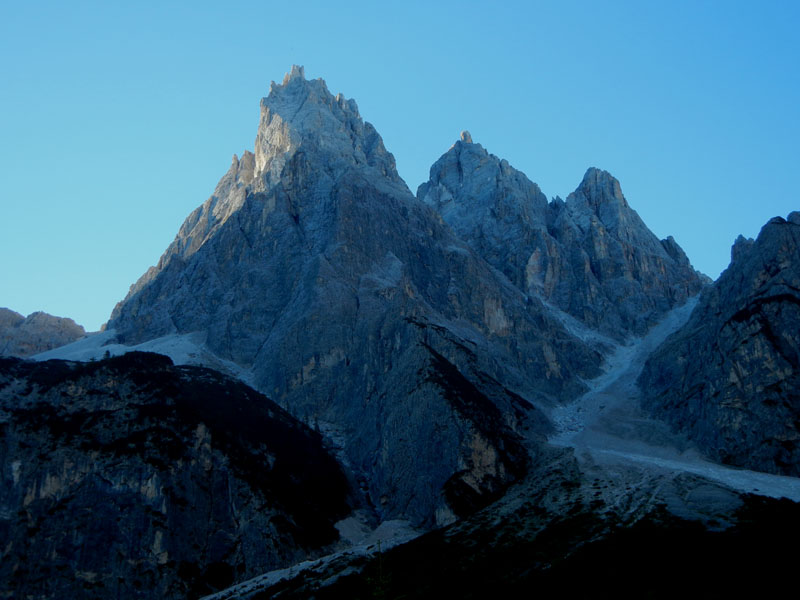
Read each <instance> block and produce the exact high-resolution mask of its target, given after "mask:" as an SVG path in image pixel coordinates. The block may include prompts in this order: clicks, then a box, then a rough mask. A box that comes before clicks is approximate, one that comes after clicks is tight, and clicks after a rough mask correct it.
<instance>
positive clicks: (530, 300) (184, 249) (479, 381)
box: [108, 68, 702, 524]
mask: <svg viewBox="0 0 800 600" xmlns="http://www.w3.org/2000/svg"><path fill="white" fill-rule="evenodd" d="M484 171H485V172H487V173H490V174H491V175H492V176H491V177H489V178H487V177H484ZM487 179H490V183H488V184H486V183H484V182H485V181H486V180H487ZM459 194H461V195H460V196H459ZM420 196H421V197H422V199H423V200H424V201H420V199H418V198H415V197H414V196H413V195H412V194H411V193H410V192H409V190H408V188H407V187H406V185H405V184H404V183H403V181H402V180H401V179H400V177H399V176H398V174H397V171H396V169H395V163H394V159H393V157H392V155H391V154H389V153H388V152H387V151H386V150H385V148H384V146H383V143H382V141H381V139H380V137H379V136H378V134H377V133H376V132H375V130H374V128H373V127H372V126H371V125H369V124H368V123H364V122H363V121H362V119H361V117H360V115H359V113H358V109H357V106H356V104H355V102H354V101H353V100H345V99H344V98H343V97H342V96H341V95H338V96H333V95H332V94H331V93H330V92H328V90H327V88H326V87H325V84H324V82H323V81H322V80H314V81H308V80H306V79H305V77H304V75H303V72H302V69H301V68H294V69H293V70H292V72H291V73H290V74H289V75H287V77H286V78H285V79H284V81H283V83H282V84H281V85H277V84H273V86H272V88H271V90H270V95H269V97H267V98H265V99H264V100H262V102H261V119H260V123H259V129H258V134H257V136H256V146H255V153H254V154H250V153H245V154H244V155H243V157H242V158H241V159H238V158H234V161H233V164H232V165H231V168H230V170H229V171H228V173H227V174H226V175H225V176H224V177H223V178H222V180H221V181H220V183H219V185H218V186H217V189H216V190H215V192H214V195H213V196H212V197H211V198H210V199H209V200H208V201H206V203H205V204H203V205H202V206H201V207H200V208H198V209H197V210H196V211H195V212H193V213H192V214H191V215H190V216H189V218H188V219H187V220H186V222H185V223H184V225H183V226H182V227H181V230H180V232H179V233H178V236H177V237H176V239H175V241H174V242H173V243H172V244H171V245H170V247H169V248H168V249H167V251H166V252H165V254H164V256H163V257H162V258H161V260H160V261H159V264H158V266H157V267H155V268H154V269H151V270H150V271H149V272H148V273H147V274H146V275H145V276H144V277H143V278H142V279H141V280H140V281H139V282H138V283H137V284H136V285H135V286H133V288H132V290H131V293H130V294H129V296H128V297H127V298H126V299H125V300H124V301H123V302H121V303H120V304H119V305H118V306H117V307H116V309H115V310H114V313H113V315H112V317H111V320H110V321H109V323H108V328H109V329H111V330H114V331H115V332H116V335H117V337H118V339H119V340H120V341H121V342H123V343H136V342H141V341H144V340H148V339H153V338H157V337H159V336H165V335H170V334H175V333H179V334H184V333H189V332H202V333H203V334H204V336H205V340H206V342H205V343H206V345H207V346H208V348H209V349H210V350H211V351H213V352H214V353H216V354H217V355H218V356H220V357H222V358H224V359H227V360H230V361H233V362H235V363H237V364H238V365H241V366H242V367H244V368H246V369H249V370H250V372H251V373H252V378H253V381H254V383H255V385H256V387H257V388H258V389H259V390H261V391H262V392H264V393H266V394H268V395H269V396H270V397H271V398H273V399H274V400H275V401H277V402H278V403H279V404H280V405H282V406H284V407H286V408H287V410H289V411H290V412H292V413H293V414H295V415H297V416H300V417H301V418H304V419H306V420H308V421H309V422H314V423H318V424H319V426H320V427H321V429H322V430H323V431H325V432H327V433H328V435H329V436H330V437H331V438H332V439H337V440H340V443H341V446H342V448H341V450H342V452H343V455H344V456H345V457H346V460H347V462H348V464H350V465H352V468H353V469H354V472H355V473H356V477H357V479H358V480H359V481H360V485H361V486H362V489H363V491H364V493H365V497H366V499H367V501H368V502H369V503H370V504H371V505H373V506H374V507H375V509H376V510H378V511H379V513H380V515H381V517H382V518H396V517H404V518H411V519H412V520H413V521H414V522H416V523H418V524H425V523H427V524H431V523H440V524H441V523H446V522H449V521H450V520H452V519H453V518H454V517H455V516H459V514H460V513H461V511H463V510H464V509H465V507H469V508H470V509H474V508H475V507H479V506H481V505H482V504H484V503H485V502H487V501H489V500H490V499H492V498H495V497H496V496H497V494H498V493H499V492H500V491H501V490H502V489H503V488H504V487H505V486H506V485H507V484H508V483H510V482H511V481H513V480H515V479H516V478H517V477H518V476H519V475H520V473H521V472H523V471H524V462H525V461H524V460H521V459H520V456H519V454H520V453H519V451H518V450H517V448H518V446H519V440H520V439H521V438H522V437H529V436H534V437H536V436H538V437H540V438H541V437H542V436H543V435H544V434H545V433H546V432H547V429H548V424H547V420H546V418H545V417H543V416H542V414H541V410H539V408H541V407H546V406H551V405H552V404H553V403H558V402H563V401H565V400H568V399H570V398H573V397H575V396H576V395H578V394H580V393H581V392H582V391H583V390H584V389H585V387H584V383H583V381H584V380H586V379H590V378H592V377H593V376H595V375H597V374H599V372H600V366H601V364H602V360H603V357H602V355H601V353H600V352H599V351H598V349H597V348H595V347H592V346H591V345H588V344H587V343H585V342H584V341H583V340H582V339H580V338H579V337H576V336H575V335H574V334H573V333H571V332H570V331H569V330H568V329H567V328H566V327H565V326H564V324H563V322H564V318H563V316H562V314H563V313H561V311H559V310H557V309H554V308H553V307H552V306H551V305H550V303H553V304H555V305H557V306H559V307H561V308H563V309H564V310H566V311H567V312H568V313H571V314H572V315H573V316H575V317H577V318H578V319H579V320H582V321H583V322H584V323H585V324H586V325H587V326H594V325H595V324H596V323H597V322H598V320H599V319H600V318H601V314H602V310H603V307H604V306H611V305H613V306H615V312H614V314H613V316H612V317H610V320H611V322H612V325H609V326H608V327H604V328H603V330H604V331H612V332H613V333H614V335H615V337H620V338H622V337H625V336H626V335H628V334H629V333H635V332H641V331H643V330H644V329H645V328H646V325H647V324H648V323H652V322H654V321H655V320H656V319H657V317H658V315H660V314H663V313H664V312H665V311H667V310H669V309H670V308H671V307H672V306H674V305H675V304H677V303H680V302H683V301H684V300H685V299H686V298H687V296H688V295H690V294H693V293H695V292H696V291H697V290H698V289H699V288H700V287H701V285H702V278H701V277H700V276H699V275H698V274H697V273H696V272H695V271H693V270H692V269H691V267H690V266H689V264H688V261H687V260H686V258H685V256H684V255H683V253H682V252H681V251H680V249H679V248H678V247H677V245H676V244H675V243H674V242H664V243H661V242H659V241H658V240H657V239H656V238H655V237H654V236H653V235H652V234H651V233H650V232H649V231H648V230H647V228H646V227H645V226H644V224H642V222H641V220H640V219H639V218H638V216H636V213H634V212H633V211H632V210H631V209H630V208H629V207H628V205H627V202H626V201H625V199H624V198H623V197H622V194H621V192H620V191H619V184H618V183H616V181H615V180H614V179H613V178H612V177H611V176H610V175H608V174H607V173H604V172H601V171H596V170H590V171H589V173H588V174H587V176H586V178H585V179H584V182H583V183H582V184H581V186H580V188H579V189H578V191H576V193H575V194H573V195H571V196H570V199H569V200H568V202H567V204H566V205H564V203H561V202H560V201H555V202H554V203H552V204H548V203H547V201H546V200H545V199H544V198H543V196H542V195H541V193H540V192H539V191H538V188H537V187H536V186H535V185H534V184H532V183H531V182H529V181H528V180H527V178H525V176H524V175H522V174H521V173H519V172H518V171H515V170H513V169H511V168H510V167H509V166H508V165H507V164H506V163H504V162H501V161H499V160H498V159H496V158H494V157H492V156H489V155H488V154H487V153H486V152H485V151H483V150H482V148H481V147H480V146H479V145H477V144H471V143H469V142H464V141H460V142H457V144H456V146H454V148H453V149H451V150H450V151H449V152H448V153H447V154H445V155H444V156H443V157H442V159H440V160H439V161H438V162H437V163H436V165H434V167H433V168H432V170H431V181H430V182H429V183H428V184H426V185H424V186H422V188H421V190H420ZM434 196H435V197H436V198H437V199H438V200H437V201H434V200H433V197H434ZM445 198H447V199H448V204H447V206H442V205H441V203H442V202H443V201H444V199H445ZM450 208H452V210H450ZM464 215H468V216H464ZM462 216H463V218H462ZM451 217H452V218H451ZM470 219H473V221H470ZM473 222H478V224H475V225H471V223H473ZM573 242H574V243H573ZM548 244H550V245H552V246H553V247H554V248H556V249H557V250H554V251H553V252H548V253H547V256H549V257H551V258H543V252H546V251H547V249H548ZM570 244H572V245H570ZM548 261H549V262H548ZM551 263H552V264H551ZM548 272H550V273H551V274H550V275H548ZM556 280H557V281H558V283H554V281H556ZM545 292H546V293H545ZM590 296H591V297H592V298H594V297H595V296H597V297H598V298H599V299H600V300H598V302H597V303H596V304H592V303H591V302H589V301H588V298H589V297H590ZM581 304H584V305H585V306H587V307H588V308H585V310H579V309H578V306H579V305H581ZM536 407H539V408H536ZM487 424H491V426H490V427H489V426H488V425H487Z"/></svg>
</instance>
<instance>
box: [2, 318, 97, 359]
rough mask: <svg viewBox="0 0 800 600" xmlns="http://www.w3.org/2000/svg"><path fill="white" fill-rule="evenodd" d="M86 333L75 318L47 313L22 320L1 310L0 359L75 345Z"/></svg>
mask: <svg viewBox="0 0 800 600" xmlns="http://www.w3.org/2000/svg"><path fill="white" fill-rule="evenodd" d="M85 334H86V331H85V330H84V329H83V327H81V326H80V325H78V324H76V323H75V321H73V320H72V319H65V318H62V317H54V316H52V315H48V314H47V313H44V312H35V313H31V314H30V315H28V316H27V317H23V316H22V315H21V314H19V313H16V312H14V311H13V310H9V309H7V308H0V356H19V357H25V356H32V355H34V354H38V353H39V352H46V351H47V350H52V349H53V348H58V347H59V346H63V345H64V344H69V343H70V342H74V341H75V340H77V339H79V338H81V337H83V336H84V335H85Z"/></svg>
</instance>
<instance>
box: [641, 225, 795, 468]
mask: <svg viewBox="0 0 800 600" xmlns="http://www.w3.org/2000/svg"><path fill="white" fill-rule="evenodd" d="M731 254H732V261H731V264H730V266H729V267H728V269H727V270H726V271H725V272H724V273H723V274H722V275H721V276H720V278H719V279H718V280H717V281H716V282H715V283H714V285H713V286H710V287H708V288H707V289H706V290H705V291H704V293H703V295H702V296H701V298H700V302H699V304H698V306H697V308H696V309H695V311H694V313H693V314H692V316H691V318H690V320H689V322H688V323H687V324H686V325H685V326H684V327H683V328H682V329H681V330H680V331H678V332H677V333H675V334H674V335H673V336H672V337H670V338H668V339H667V340H666V342H665V343H664V344H663V345H662V346H661V347H660V348H659V349H658V350H657V351H656V352H655V353H654V354H653V355H652V357H651V358H650V360H649V361H648V362H647V364H646V365H645V369H644V371H643V373H642V375H641V377H640V379H639V385H640V387H641V388H642V390H643V393H644V394H645V399H644V405H645V407H646V408H647V409H648V410H650V411H651V412H652V413H653V414H656V415H658V416H660V417H661V418H663V419H665V420H667V421H668V422H670V423H671V424H672V425H673V426H674V427H676V428H677V429H679V430H681V431H684V432H686V433H687V434H688V435H689V436H690V438H691V439H692V440H694V441H695V442H696V443H697V444H698V445H699V446H700V447H701V448H702V449H703V450H704V451H705V452H706V453H707V454H708V455H709V456H711V457H713V458H715V459H717V460H720V461H722V462H726V463H730V464H734V465H739V466H744V467H748V468H752V469H757V470H761V471H768V472H773V473H783V474H787V475H794V476H798V475H800V393H799V392H798V390H800V339H799V338H798V335H797V332H798V327H800V213H797V212H794V213H791V214H790V215H789V218H788V220H784V219H782V218H780V217H776V218H774V219H772V220H771V221H770V222H769V223H767V224H766V225H765V226H764V228H763V229H762V230H761V233H760V234H759V236H758V238H757V239H756V240H755V241H753V240H745V239H744V238H742V237H741V236H740V237H739V239H738V240H737V241H736V244H735V245H734V246H733V250H732V253H731Z"/></svg>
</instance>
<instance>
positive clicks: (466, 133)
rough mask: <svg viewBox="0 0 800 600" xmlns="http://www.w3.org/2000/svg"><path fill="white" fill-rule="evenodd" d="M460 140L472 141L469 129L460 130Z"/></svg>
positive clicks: (467, 142) (468, 142) (469, 142)
mask: <svg viewBox="0 0 800 600" xmlns="http://www.w3.org/2000/svg"><path fill="white" fill-rule="evenodd" d="M461 141H462V142H464V143H465V144H471V143H472V135H470V133H469V131H467V130H466V129H465V130H464V131H462V132H461Z"/></svg>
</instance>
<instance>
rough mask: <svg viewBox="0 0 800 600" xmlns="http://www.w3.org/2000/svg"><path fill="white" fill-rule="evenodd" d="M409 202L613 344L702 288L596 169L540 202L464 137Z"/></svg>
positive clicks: (671, 245)
mask: <svg viewBox="0 0 800 600" xmlns="http://www.w3.org/2000/svg"><path fill="white" fill-rule="evenodd" d="M417 196H418V197H419V198H420V199H421V200H423V201H424V202H425V203H427V204H429V205H430V206H432V207H434V208H435V209H436V210H437V211H438V212H439V213H440V214H441V215H442V218H443V219H444V220H445V221H446V222H447V223H448V224H449V225H450V226H451V227H452V228H453V229H454V230H455V232H456V233H457V234H458V235H459V237H461V238H462V239H463V240H465V241H467V242H468V243H469V245H470V246H471V247H472V248H473V249H474V250H475V251H476V252H477V253H478V254H479V255H480V256H482V257H483V258H484V259H486V260H487V261H488V262H489V263H490V264H491V265H492V266H494V267H495V268H497V269H498V270H500V271H501V272H503V274H505V275H506V276H507V277H508V278H509V279H510V280H511V281H512V282H513V283H514V284H515V285H516V286H517V287H518V288H519V289H521V290H522V291H523V292H524V293H526V294H528V295H531V296H537V297H543V298H545V299H546V300H547V301H549V302H551V303H553V304H555V305H556V306H558V307H559V308H561V309H562V310H564V311H566V312H568V313H570V314H571V315H573V316H575V317H577V318H578V319H580V320H581V321H583V322H584V323H586V324H587V325H589V326H590V327H592V328H595V329H597V330H600V331H602V332H603V333H605V334H607V335H610V336H612V337H615V338H617V339H624V338H626V337H628V336H630V335H631V334H634V335H641V334H643V333H644V332H645V331H646V330H647V329H648V328H649V327H650V326H651V325H653V324H654V323H655V322H656V321H657V320H658V319H659V318H660V317H661V316H662V315H663V314H664V313H666V312H667V311H668V310H670V309H671V308H672V307H674V306H675V305H677V304H681V303H683V302H684V301H685V300H686V299H687V298H688V297H689V296H691V295H694V294H695V293H697V292H698V291H699V290H700V288H701V287H702V285H703V283H704V282H705V278H704V277H703V276H701V275H700V274H698V273H697V272H696V271H695V270H694V269H692V267H691V265H690V264H689V260H688V259H687V258H686V255H685V254H684V253H683V251H682V250H681V248H680V247H679V246H678V244H677V243H676V242H675V240H674V239H673V238H671V237H670V238H667V239H666V240H662V241H659V240H658V238H656V237H655V235H653V233H652V232H651V231H650V230H649V229H648V228H647V226H646V225H645V224H644V223H643V222H642V220H641V219H640V218H639V215H638V214H637V213H636V211H634V210H633V209H631V208H630V206H629V205H628V202H627V201H626V199H625V197H624V196H623V195H622V190H621V188H620V185H619V182H618V181H617V180H616V179H614V178H613V177H612V176H611V175H609V174H608V173H607V172H605V171H601V170H599V169H589V170H588V171H587V172H586V175H585V176H584V178H583V181H582V182H581V184H580V185H579V186H578V189H576V190H575V192H573V193H572V194H570V195H569V196H568V197H567V200H566V202H564V201H562V200H560V199H558V198H557V199H555V200H554V201H553V202H549V203H548V201H547V198H546V197H545V196H544V194H543V193H542V192H541V190H540V189H539V187H538V186H537V185H536V184H535V183H532V182H531V181H530V180H529V179H528V178H527V177H526V176H525V175H524V174H523V173H521V172H520V171H517V170H516V169H514V168H513V167H511V166H510V165H509V164H508V162H507V161H505V160H501V159H499V158H497V157H496V156H494V155H492V154H489V153H488V152H487V151H486V150H484V149H483V147H482V146H481V145H480V144H475V143H472V137H471V136H470V135H469V134H468V133H467V132H465V134H462V137H461V140H459V141H457V142H456V143H455V144H454V145H453V147H452V148H450V150H449V151H448V152H446V153H445V154H444V155H443V156H442V157H441V158H440V159H439V160H438V161H437V162H436V163H435V164H434V165H433V167H431V172H430V180H429V181H428V182H426V183H424V184H422V185H421V186H420V187H419V190H418V191H417Z"/></svg>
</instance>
